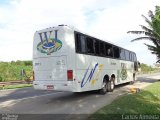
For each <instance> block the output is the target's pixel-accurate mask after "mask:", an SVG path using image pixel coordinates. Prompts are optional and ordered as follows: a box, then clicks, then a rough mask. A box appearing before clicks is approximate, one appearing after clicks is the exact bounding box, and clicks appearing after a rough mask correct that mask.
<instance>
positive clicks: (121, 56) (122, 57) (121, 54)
mask: <svg viewBox="0 0 160 120" xmlns="http://www.w3.org/2000/svg"><path fill="white" fill-rule="evenodd" d="M120 58H121V59H122V60H125V53H124V49H120Z"/></svg>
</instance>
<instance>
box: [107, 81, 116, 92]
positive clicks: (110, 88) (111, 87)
mask: <svg viewBox="0 0 160 120" xmlns="http://www.w3.org/2000/svg"><path fill="white" fill-rule="evenodd" d="M114 87H115V85H114V78H111V80H110V81H109V82H108V84H107V91H108V92H113V90H114Z"/></svg>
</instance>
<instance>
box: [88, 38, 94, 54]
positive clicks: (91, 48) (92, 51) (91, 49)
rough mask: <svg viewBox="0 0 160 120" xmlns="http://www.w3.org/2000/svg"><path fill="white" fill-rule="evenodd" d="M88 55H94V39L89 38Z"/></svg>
mask: <svg viewBox="0 0 160 120" xmlns="http://www.w3.org/2000/svg"><path fill="white" fill-rule="evenodd" d="M87 53H91V54H93V53H94V47H93V39H92V38H89V37H87Z"/></svg>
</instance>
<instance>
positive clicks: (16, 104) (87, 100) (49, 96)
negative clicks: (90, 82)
mask: <svg viewBox="0 0 160 120" xmlns="http://www.w3.org/2000/svg"><path fill="white" fill-rule="evenodd" d="M159 78H160V74H153V75H143V76H140V77H138V81H137V82H136V83H135V84H134V85H128V84H126V85H120V86H118V87H116V89H115V90H114V92H112V93H107V94H106V95H100V94H99V93H97V92H84V93H78V94H74V93H71V92H58V91H35V90H33V88H25V89H17V90H4V91H0V113H14V114H16V113H17V114H55V115H58V114H61V115H59V116H58V119H60V118H59V117H61V119H62V120H63V119H71V118H72V117H73V115H75V116H76V117H77V116H79V115H76V114H86V115H84V116H82V115H81V117H82V118H83V117H84V118H85V117H86V116H87V114H91V113H93V112H95V111H97V110H98V109H100V108H102V107H103V106H105V105H107V104H110V103H111V102H112V101H113V100H114V99H115V98H117V97H118V96H121V95H123V94H126V93H127V91H128V89H129V88H130V87H133V86H135V87H139V88H143V87H145V86H147V85H149V84H151V83H153V82H155V81H157V80H158V79H159ZM70 115H71V116H70ZM32 117H33V116H32ZM36 117H37V116H36ZM39 118H42V116H39ZM73 118H74V119H75V117H73ZM27 119H29V118H27ZM43 119H44V118H43Z"/></svg>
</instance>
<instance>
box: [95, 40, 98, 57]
mask: <svg viewBox="0 0 160 120" xmlns="http://www.w3.org/2000/svg"><path fill="white" fill-rule="evenodd" d="M94 47H95V54H96V55H99V41H98V40H95V41H94Z"/></svg>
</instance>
